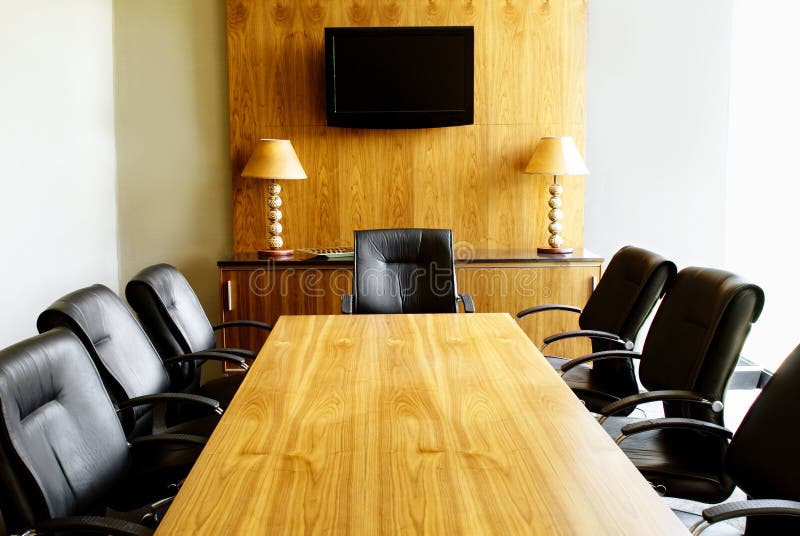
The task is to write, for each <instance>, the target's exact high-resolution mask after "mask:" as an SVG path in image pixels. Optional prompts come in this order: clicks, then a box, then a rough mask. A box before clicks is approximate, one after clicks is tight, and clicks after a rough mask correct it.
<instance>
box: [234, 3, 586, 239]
mask: <svg viewBox="0 0 800 536" xmlns="http://www.w3.org/2000/svg"><path fill="white" fill-rule="evenodd" d="M227 10H228V13H227V14H228V69H229V83H230V130H231V164H232V170H231V172H232V179H233V191H234V194H233V205H234V206H233V219H234V222H233V223H234V226H233V227H234V249H235V251H236V252H246V251H254V250H256V249H258V248H262V247H264V242H265V238H266V230H265V208H264V207H265V181H259V180H255V179H243V178H242V177H241V176H240V175H239V173H241V170H242V169H243V168H244V164H245V162H246V161H247V158H248V157H249V155H250V152H251V151H252V149H253V147H254V145H255V143H256V141H257V140H258V139H259V138H289V139H291V140H292V143H293V145H294V147H295V150H296V151H297V154H298V156H299V158H300V161H301V162H302V164H303V167H304V168H305V170H306V172H307V174H308V180H305V181H283V182H282V183H281V184H282V186H283V187H284V194H282V197H283V200H284V203H285V210H284V220H283V222H284V238H285V240H286V243H287V247H309V246H329V245H351V244H352V231H353V230H354V229H365V228H377V227H412V226H414V227H447V228H452V229H453V233H454V238H455V240H456V241H466V242H469V243H471V244H472V245H473V246H474V247H476V248H496V249H507V248H527V247H535V246H537V245H546V242H547V236H548V232H547V223H548V221H547V216H546V214H547V211H548V207H547V199H548V194H547V192H546V190H547V186H546V185H547V184H548V183H549V182H550V181H551V180H552V178H548V177H539V176H532V175H525V174H523V173H522V170H523V169H524V167H525V164H526V163H527V161H528V159H529V158H530V156H531V153H532V151H533V148H534V146H535V144H536V142H537V141H538V139H539V138H540V137H542V136H547V135H571V136H573V137H575V139H576V142H577V143H578V146H579V147H581V148H583V147H584V136H585V110H584V108H585V86H586V84H585V80H586V23H587V20H586V19H587V0H327V1H326V0H228V2H227ZM438 25H442V26H446V25H467V26H474V27H475V124H474V125H468V126H458V127H446V128H435V129H420V130H366V129H345V128H335V127H330V128H329V127H327V126H326V125H325V78H324V43H323V29H324V28H325V27H326V26H438ZM563 182H564V190H565V192H564V195H563V200H564V212H565V219H564V233H563V235H564V238H565V240H566V245H570V246H576V247H581V246H582V245H583V192H584V188H583V178H582V177H564V179H563Z"/></svg>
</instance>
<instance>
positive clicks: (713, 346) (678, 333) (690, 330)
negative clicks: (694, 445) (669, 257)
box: [639, 267, 764, 424]
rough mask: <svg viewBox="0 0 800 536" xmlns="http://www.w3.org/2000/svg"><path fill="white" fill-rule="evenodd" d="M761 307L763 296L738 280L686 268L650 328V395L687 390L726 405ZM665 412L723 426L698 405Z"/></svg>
mask: <svg viewBox="0 0 800 536" xmlns="http://www.w3.org/2000/svg"><path fill="white" fill-rule="evenodd" d="M763 306H764V292H763V291H762V290H761V289H760V288H759V287H758V286H756V285H754V284H752V283H750V282H748V281H746V280H744V279H742V278H741V277H739V276H737V275H735V274H732V273H730V272H726V271H724V270H716V269H711V268H695V267H690V268H684V269H683V270H681V271H680V272H678V276H677V277H676V279H675V283H673V285H672V287H671V288H670V290H669V292H667V294H666V296H665V297H664V299H663V301H662V302H661V305H660V307H659V309H658V311H657V312H656V315H655V317H654V318H653V323H652V324H651V325H650V331H649V332H648V334H647V339H646V340H645V343H644V348H643V349H642V360H641V364H640V366H639V378H640V380H641V383H642V385H643V386H644V387H646V388H647V389H648V390H650V391H654V390H661V389H685V390H691V391H695V392H698V393H700V394H702V395H703V396H705V397H706V398H707V399H709V400H723V399H724V396H725V390H726V389H727V386H728V382H729V381H730V378H731V375H732V374H733V370H734V368H735V367H736V363H737V362H738V360H739V352H741V349H742V346H743V345H744V341H745V339H746V338H747V334H748V333H749V332H750V327H751V325H752V323H753V322H755V321H756V320H757V319H758V317H759V315H760V314H761V309H762V308H763ZM664 412H665V415H666V416H667V417H689V418H695V419H702V420H705V421H709V422H714V423H717V424H722V423H723V414H722V413H714V412H713V411H711V408H709V407H707V406H700V405H698V404H691V403H684V402H666V403H664Z"/></svg>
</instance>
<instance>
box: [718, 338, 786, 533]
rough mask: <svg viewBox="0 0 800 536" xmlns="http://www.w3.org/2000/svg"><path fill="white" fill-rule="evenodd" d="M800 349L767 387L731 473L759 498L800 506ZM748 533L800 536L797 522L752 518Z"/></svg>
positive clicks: (742, 430)
mask: <svg viewBox="0 0 800 536" xmlns="http://www.w3.org/2000/svg"><path fill="white" fill-rule="evenodd" d="M798 388H800V346H798V347H796V348H795V349H794V350H793V351H792V353H791V354H790V355H789V357H787V358H786V360H785V361H784V362H783V364H782V365H781V366H780V367H779V368H778V370H777V371H776V372H775V374H774V375H773V377H772V379H771V380H770V381H769V382H768V383H767V385H766V386H765V387H764V389H763V390H762V391H761V394H760V395H759V396H758V398H756V400H755V402H753V405H752V406H751V407H750V409H749V410H748V412H747V414H746V415H745V417H744V419H743V420H742V423H741V424H740V425H739V429H738V430H737V431H736V434H735V435H734V436H733V439H732V440H731V442H730V445H729V446H728V452H727V454H726V456H725V468H726V470H727V472H728V474H729V475H730V476H731V478H733V481H734V482H735V483H736V485H737V486H739V487H740V488H741V489H742V490H743V491H744V492H745V493H747V495H748V496H750V497H752V498H754V499H786V500H792V501H800V478H798V475H800V456H798V452H800V428H799V427H798V426H797V423H798V422H800V395H798ZM746 533H747V534H800V520H797V519H796V518H794V519H793V518H788V517H782V518H777V517H776V518H760V519H759V518H752V519H750V520H748V522H747V532H746Z"/></svg>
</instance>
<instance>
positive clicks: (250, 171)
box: [242, 139, 306, 179]
mask: <svg viewBox="0 0 800 536" xmlns="http://www.w3.org/2000/svg"><path fill="white" fill-rule="evenodd" d="M242 177H254V178H256V179H305V178H306V172H305V170H303V166H301V165H300V160H298V158H297V153H295V152H294V147H292V142H290V141H289V140H270V139H263V140H258V145H256V148H255V150H254V151H253V154H252V155H250V160H248V161H247V165H246V166H244V170H242Z"/></svg>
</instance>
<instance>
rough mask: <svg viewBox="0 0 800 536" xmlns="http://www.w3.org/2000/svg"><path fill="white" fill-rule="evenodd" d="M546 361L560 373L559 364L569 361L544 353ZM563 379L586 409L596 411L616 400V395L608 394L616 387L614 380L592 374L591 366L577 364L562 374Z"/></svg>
mask: <svg viewBox="0 0 800 536" xmlns="http://www.w3.org/2000/svg"><path fill="white" fill-rule="evenodd" d="M544 357H545V359H546V360H547V362H548V363H550V365H551V366H552V367H553V368H554V369H555V370H556V372H558V373H561V365H563V364H564V363H566V362H567V361H569V360H568V359H565V358H563V357H556V356H550V355H546V356H544ZM563 379H564V381H565V382H566V383H567V385H569V387H570V389H572V391H573V392H574V393H575V395H576V396H577V397H578V398H580V399H581V400H582V401H583V403H584V404H585V405H586V409H588V410H589V411H592V412H594V413H598V412H599V411H600V409H601V408H603V407H604V406H605V405H606V404H609V403H611V402H614V401H615V400H618V397H616V396H614V395H612V394H610V393H611V392H613V391H615V390H616V389H618V386H617V385H616V380H614V379H613V378H611V381H607V380H605V379H604V377H602V376H601V375H599V374H593V373H592V369H591V367H588V366H586V365H578V366H577V367H575V368H573V369H571V370H570V371H569V372H567V373H566V374H565V375H564V376H563Z"/></svg>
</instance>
